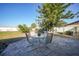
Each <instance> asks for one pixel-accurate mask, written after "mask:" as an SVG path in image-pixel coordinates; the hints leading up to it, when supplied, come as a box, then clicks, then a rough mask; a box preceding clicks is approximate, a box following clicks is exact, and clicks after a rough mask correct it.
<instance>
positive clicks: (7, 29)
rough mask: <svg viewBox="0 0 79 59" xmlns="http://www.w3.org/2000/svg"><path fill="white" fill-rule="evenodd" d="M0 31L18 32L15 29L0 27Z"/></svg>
mask: <svg viewBox="0 0 79 59" xmlns="http://www.w3.org/2000/svg"><path fill="white" fill-rule="evenodd" d="M0 31H18V28H17V27H0Z"/></svg>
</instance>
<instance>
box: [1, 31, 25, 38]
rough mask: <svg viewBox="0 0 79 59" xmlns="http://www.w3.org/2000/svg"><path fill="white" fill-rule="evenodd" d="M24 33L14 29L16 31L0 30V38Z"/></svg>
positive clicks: (18, 35)
mask: <svg viewBox="0 0 79 59" xmlns="http://www.w3.org/2000/svg"><path fill="white" fill-rule="evenodd" d="M23 35H24V34H23V33H21V32H19V31H16V32H0V39H6V38H14V37H20V36H23Z"/></svg>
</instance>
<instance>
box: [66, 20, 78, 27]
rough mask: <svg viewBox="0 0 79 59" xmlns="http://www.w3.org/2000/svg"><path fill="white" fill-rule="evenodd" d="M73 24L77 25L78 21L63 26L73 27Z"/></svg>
mask: <svg viewBox="0 0 79 59" xmlns="http://www.w3.org/2000/svg"><path fill="white" fill-rule="evenodd" d="M73 24H79V20H78V21H75V22H72V23H69V24H66V25H65V26H68V25H73Z"/></svg>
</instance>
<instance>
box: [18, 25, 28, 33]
mask: <svg viewBox="0 0 79 59" xmlns="http://www.w3.org/2000/svg"><path fill="white" fill-rule="evenodd" d="M18 28H19V29H20V31H21V32H23V33H28V32H29V27H27V26H26V25H25V24H23V25H18Z"/></svg>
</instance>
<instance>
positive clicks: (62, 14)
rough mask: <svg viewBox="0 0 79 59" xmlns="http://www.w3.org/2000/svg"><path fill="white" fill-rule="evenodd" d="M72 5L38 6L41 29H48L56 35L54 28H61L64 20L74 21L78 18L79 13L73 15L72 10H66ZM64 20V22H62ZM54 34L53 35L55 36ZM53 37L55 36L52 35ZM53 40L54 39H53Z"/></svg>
mask: <svg viewBox="0 0 79 59" xmlns="http://www.w3.org/2000/svg"><path fill="white" fill-rule="evenodd" d="M70 5H72V4H70V3H67V4H66V3H51V4H50V3H46V4H42V6H38V12H39V13H40V16H38V19H39V20H41V21H42V22H41V25H40V26H41V28H44V29H47V31H51V29H52V32H53V33H54V27H59V26H61V24H62V22H61V21H63V20H64V19H72V18H74V17H76V16H77V15H78V14H79V13H78V12H77V13H73V12H72V11H70V10H68V11H67V10H66V9H67V8H68V7H69V6H70ZM61 19H63V20H61ZM53 33H52V34H53ZM52 37H53V35H52ZM51 40H52V38H51Z"/></svg>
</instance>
